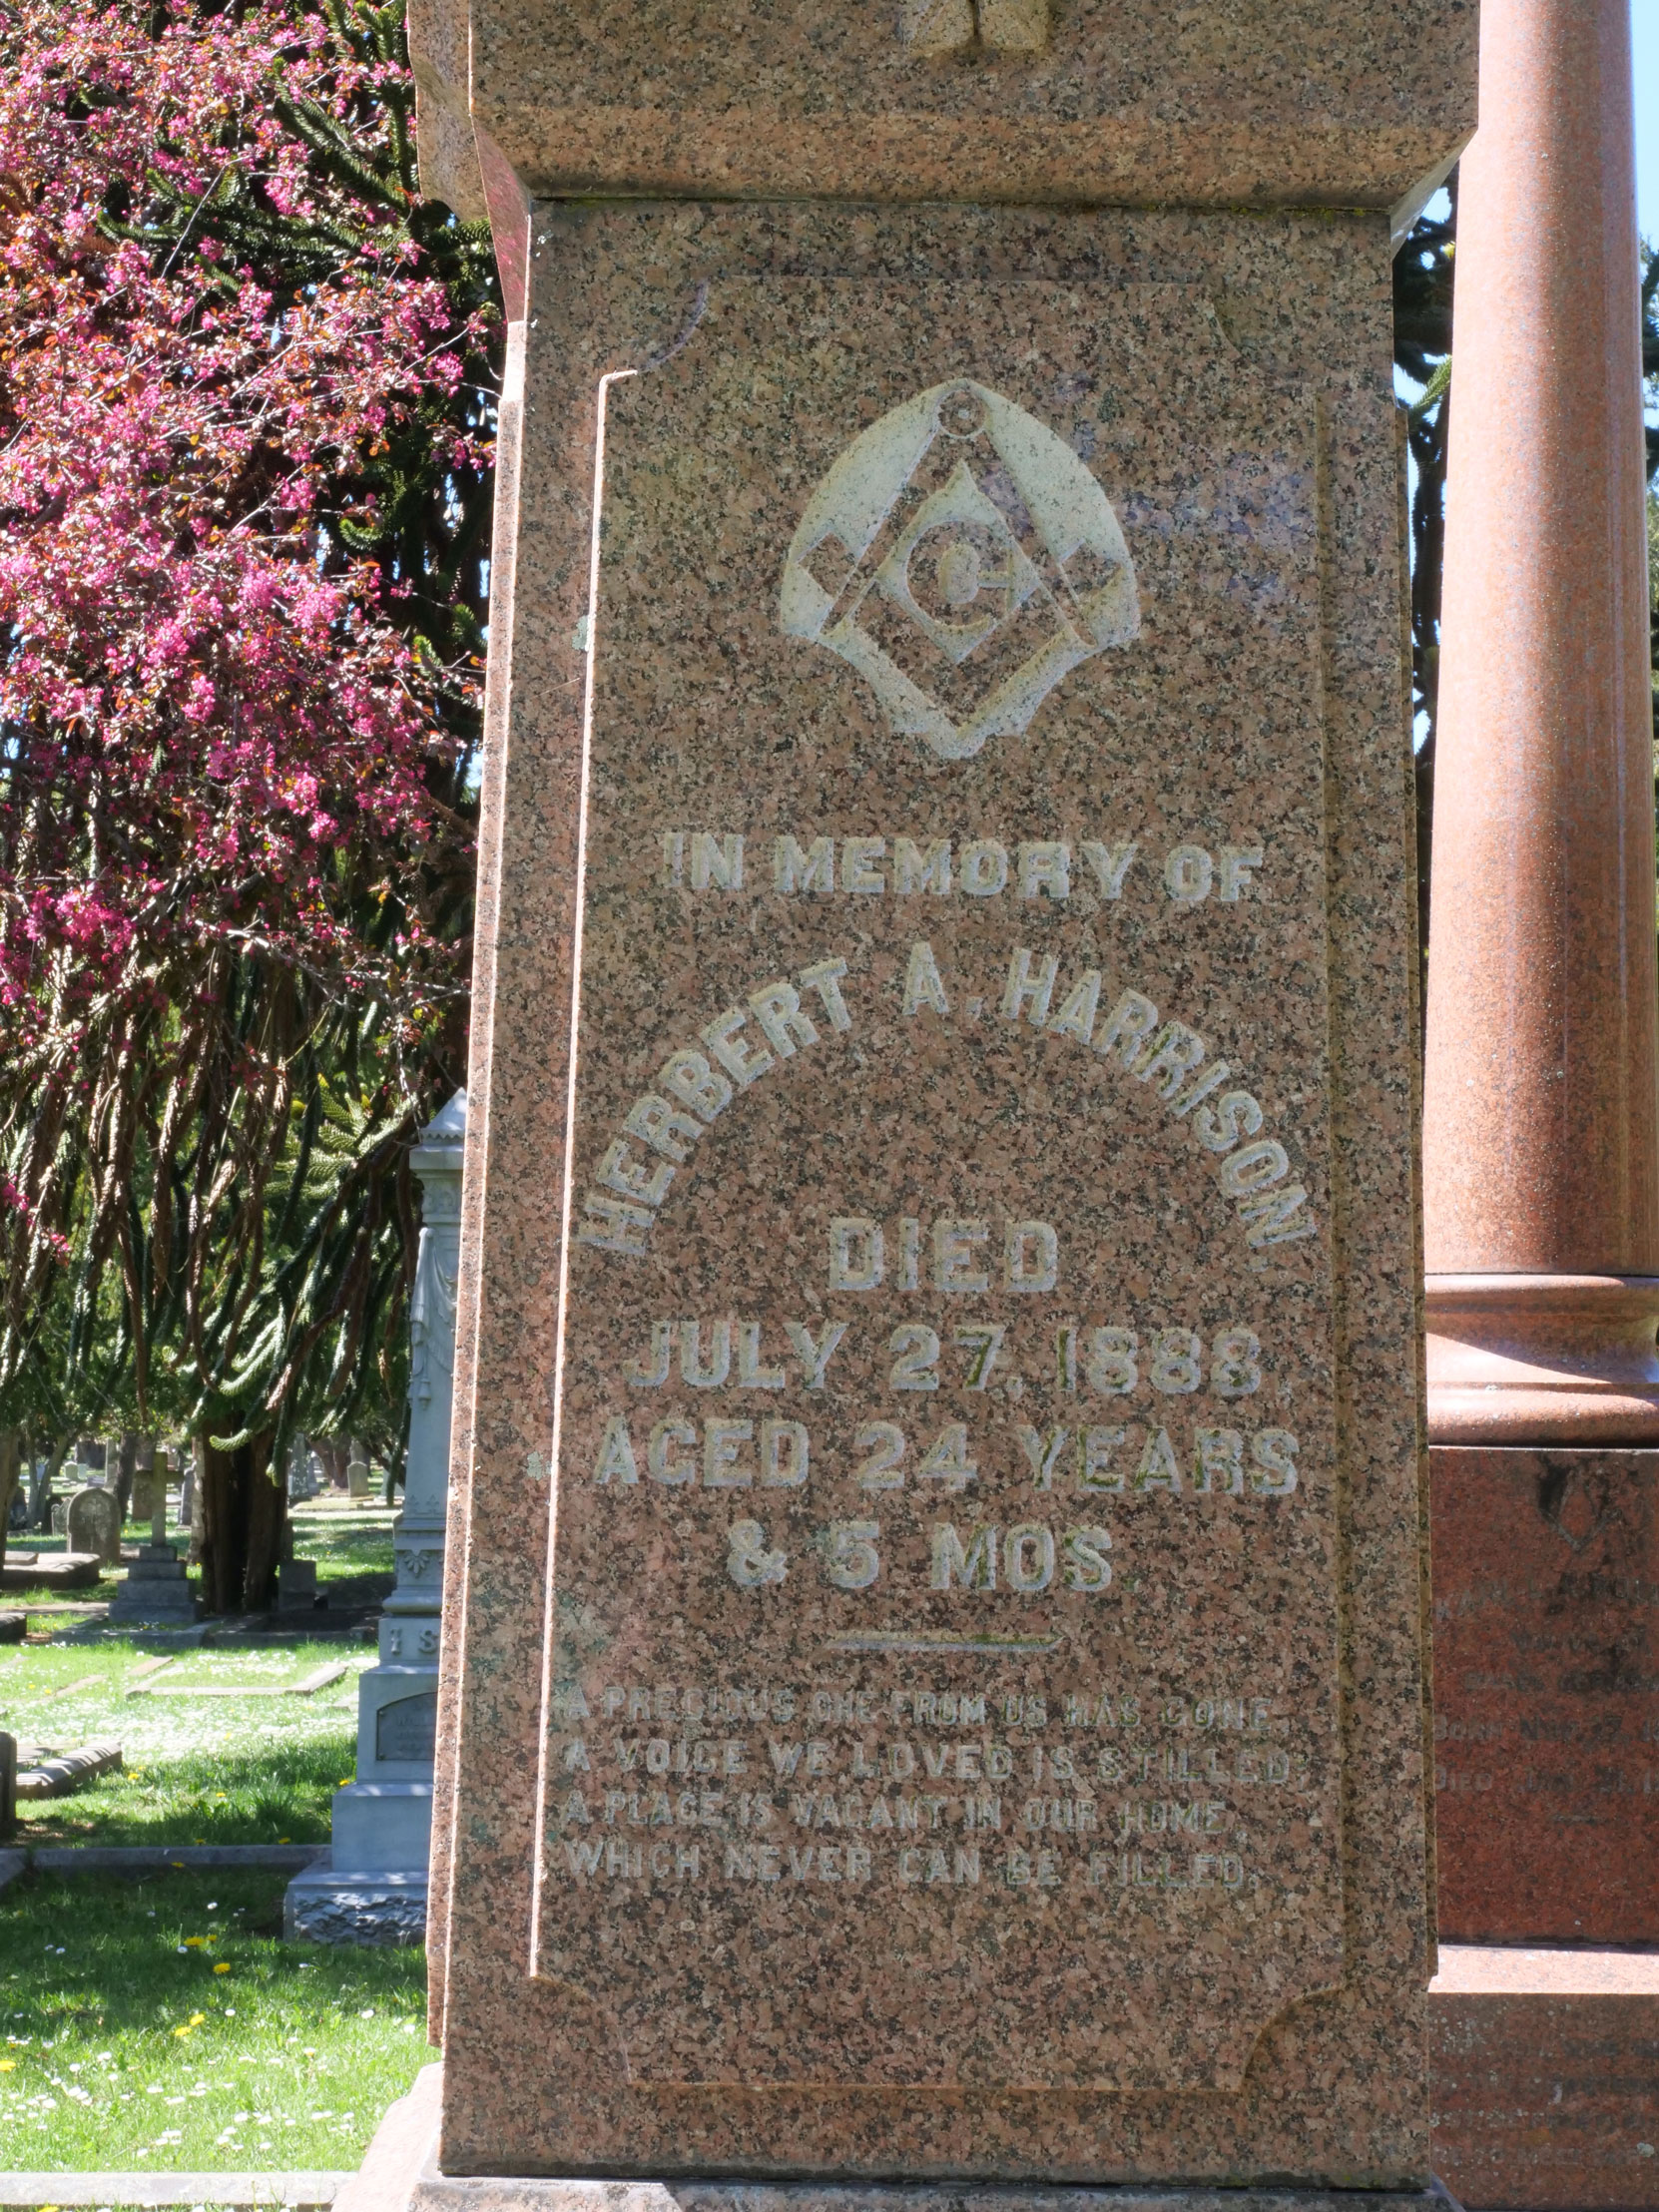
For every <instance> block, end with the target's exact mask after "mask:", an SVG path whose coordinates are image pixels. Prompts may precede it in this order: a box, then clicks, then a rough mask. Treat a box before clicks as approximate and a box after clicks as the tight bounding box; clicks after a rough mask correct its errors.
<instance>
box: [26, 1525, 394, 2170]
mask: <svg viewBox="0 0 1659 2212" xmlns="http://www.w3.org/2000/svg"><path fill="white" fill-rule="evenodd" d="M317 1503H318V1505H319V1506H320V1507H321V1510H317V1509H316V1508H314V1507H313V1508H300V1509H299V1511H298V1512H297V1513H296V1515H295V1547H294V1548H295V1550H296V1552H298V1553H299V1554H300V1555H301V1556H303V1557H309V1558H315V1559H317V1561H318V1563H319V1564H318V1584H319V1587H320V1588H322V1589H324V1590H326V1591H328V1592H329V1593H330V1595H334V1596H336V1597H341V1598H343V1599H344V1601H345V1603H346V1604H347V1605H351V1606H355V1605H359V1604H361V1603H363V1602H365V1601H369V1602H371V1601H372V1600H373V1599H374V1598H377V1597H378V1596H379V1595H380V1594H383V1592H384V1590H385V1589H386V1588H387V1587H389V1584H390V1574H391V1563H392V1562H391V1522H392V1518H393V1516H392V1514H391V1512H390V1511H388V1510H386V1509H384V1508H382V1507H378V1506H374V1507H365V1506H364V1505H363V1504H362V1503H361V1501H353V1506H352V1509H351V1510H350V1511H346V1510H344V1509H342V1508H343V1501H342V1504H341V1506H334V1505H333V1503H332V1501H327V1500H319V1501H317ZM143 1533H144V1532H143V1531H135V1530H132V1529H129V1531H128V1540H129V1541H130V1542H131V1541H135V1540H139V1539H141V1538H142V1535H143ZM33 1543H34V1539H31V1538H24V1539H23V1543H22V1546H21V1548H31V1547H32V1546H33ZM40 1548H42V1549H45V1548H47V1546H46V1543H45V1540H44V1539H43V1540H41V1544H40ZM80 1594H81V1593H77V1595H78V1596H79V1595H80ZM86 1595H87V1596H88V1597H92V1598H96V1597H97V1596H98V1595H99V1593H98V1592H96V1591H89V1592H88V1593H86ZM4 1602H5V1603H6V1604H8V1605H11V1606H14V1607H15V1606H19V1605H26V1606H27V1607H28V1611H29V1631H30V1634H29V1641H28V1643H27V1644H25V1645H22V1646H16V1645H14V1646H11V1647H8V1648H4V1649H0V1728H5V1729H7V1730H9V1731H10V1732H11V1733H12V1734H13V1735H15V1736H16V1737H17V1738H18V1741H19V1744H20V1745H22V1746H29V1745H36V1744H38V1745H46V1746H50V1747H51V1748H53V1749H55V1750H65V1749H71V1748H75V1747H78V1746H80V1745H83V1744H88V1743H94V1742H102V1741H113V1742H119V1743H120V1744H121V1746H122V1756H123V1765H122V1769H121V1771H119V1772H116V1773H111V1774H109V1775H106V1776H104V1777H101V1778H100V1779H99V1780H98V1781H97V1782H95V1783H93V1784H92V1785H90V1786H88V1787H87V1788H85V1789H82V1790H80V1791H78V1792H77V1793H76V1794H75V1795H73V1796H71V1797H67V1798H56V1799H44V1800H35V1801H29V1802H24V1803H22V1804H20V1805H19V1807H18V1833H17V1835H16V1837H15V1839H14V1844H15V1845H16V1846H20V1847H24V1848H27V1847H30V1846H35V1847H41V1846H54V1847H61V1846H66V1845H67V1846H75V1845H134V1844H147V1845H165V1846H180V1845H184V1846H191V1845H200V1844H208V1845H225V1844H278V1843H286V1844H306V1843H325V1842H326V1841H327V1838H328V1824H329V1806H330V1800H331V1798H332V1794H333V1792H334V1790H335V1789H336V1788H337V1787H338V1786H339V1784H340V1783H341V1782H342V1781H346V1780H349V1779H350V1777H351V1774H352V1762H353V1756H354V1746H355V1718H356V1681H357V1675H358V1673H359V1672H360V1671H361V1669H362V1668H364V1667H366V1666H369V1665H371V1664H372V1663H373V1659H374V1646H373V1643H372V1641H371V1640H370V1639H369V1638H367V1637H366V1636H362V1637H359V1636H344V1637H342V1636H339V1635H335V1636H332V1637H329V1636H326V1635H323V1634H318V1633H317V1632H316V1630H315V1629H314V1628H312V1627H311V1626H310V1621H313V1620H314V1622H315V1623H316V1624H317V1625H318V1626H321V1625H323V1624H325V1623H326V1622H327V1619H328V1614H327V1612H326V1611H322V1612H318V1613H317V1614H315V1615H314V1616H309V1617H308V1620H307V1624H306V1627H305V1628H303V1629H289V1628H288V1626H287V1623H286V1622H285V1621H284V1623H283V1629H284V1633H282V1634H281V1636H280V1639H279V1640H277V1639H276V1638H272V1637H263V1636H262V1637H259V1638H257V1639H256V1638H248V1639H246V1640H245V1639H244V1638H243V1637H241V1636H236V1635H234V1634H233V1633H232V1632H231V1624H215V1623H205V1624H203V1627H202V1628H198V1629H197V1630H195V1631H187V1632H185V1633H184V1634H177V1633H176V1634H172V1635H167V1634H160V1633H158V1634H146V1633H144V1632H142V1631H140V1632H136V1633H132V1634H121V1635H115V1634H112V1633H110V1632H109V1631H108V1630H107V1629H105V1628H104V1627H103V1626H102V1625H101V1622H100V1621H99V1620H98V1619H97V1618H96V1617H89V1616H87V1615H85V1614H83V1613H79V1612H77V1613H75V1614H67V1615H66V1614H65V1613H63V1612H61V1611H57V1610H53V1611H50V1612H47V1611H42V1610H40V1609H39V1608H38V1606H37V1605H36V1604H35V1603H32V1602H31V1601H30V1597H29V1595H28V1594H27V1593H23V1594H19V1593H15V1592H7V1593H6V1598H5V1601H4ZM204 1628H205V1629H206V1630H207V1632H208V1635H209V1637H211V1638H212V1640H211V1641H204ZM288 1879H289V1876H288V1873H287V1872H286V1871H278V1870H274V1869H268V1868H248V1867H220V1868H204V1867H179V1868H165V1869H162V1870H155V1871H152V1870H146V1871H145V1872H144V1873H143V1874H142V1875H139V1876H135V1875H130V1874H122V1875H110V1874H85V1875H83V1874H73V1875H67V1876H64V1875H59V1874H57V1873H53V1872H47V1871H44V1870H42V1869H38V1868H32V1869H30V1870H29V1871H28V1872H26V1873H24V1874H23V1875H21V1876H20V1877H19V1878H18V1879H16V1880H14V1881H13V1882H12V1883H11V1884H10V1885H9V1886H8V1887H7V1888H5V1889H4V1890H0V2015H3V2019H0V2143H3V2144H4V2146H5V2149H4V2153H3V2154H0V2165H3V2166H6V2167H10V2168H14V2169H16V2168H28V2169H32V2170H37V2171H40V2170H47V2171H50V2170H54V2169H59V2168H63V2169H81V2170H101V2171H115V2170H120V2169H129V2170H131V2169H137V2170H140V2171H143V2170H147V2169H148V2170H152V2171H170V2170H176V2171H209V2172H211V2171H215V2170H218V2171H247V2170H249V2169H259V2170H278V2169H279V2170H284V2171H289V2172H292V2171H295V2170H298V2169H308V2168H321V2169H328V2168H334V2169H340V2168H350V2167H354V2166H355V2165H356V2164H357V2163H358V2161H359V2160H360V2158H361V2156H362V2153H363V2151H364V2149H365V2148H366V2146H367V2143H368V2140H369V2138H370V2136H371V2135H372V2134H373V2132H374V2129H375V2127H376V2125H377V2124H378V2122H379V2120H380V2117H381V2115H382V2114H383V2112H384V2111H385V2109H386V2107H387V2105H388V2104H390V2103H391V2102H392V2101H393V2100H394V2099H395V2098H396V2097H398V2096H400V2095H402V2094H403V2092H404V2091H405V2090H406V2089H407V2087H408V2085H409V2083H410V2082H411V2081H412V2079H413V2078H414V2075H415V2073H416V2071H417V2070H418V2068H419V2067H420V2066H421V2065H422V2064H423V2063H425V2062H426V2060H428V2059H429V2058H430V2056H431V2053H430V2052H429V2050H428V2049H427V2047H426V2040H425V2000H426V1975H425V1958H424V1954H423V1953H422V1952H421V1951H419V1950H418V1949H396V1948H383V1949H345V1948H340V1949H335V1948H331V1947H328V1946H324V1945H318V1944H311V1943H298V1944H295V1943H286V1942H284V1941H283V1940H282V1935H281V1925H282V1920H281V1915H282V1892H283V1889H284V1888H285V1886H286V1883H287V1881H288Z"/></svg>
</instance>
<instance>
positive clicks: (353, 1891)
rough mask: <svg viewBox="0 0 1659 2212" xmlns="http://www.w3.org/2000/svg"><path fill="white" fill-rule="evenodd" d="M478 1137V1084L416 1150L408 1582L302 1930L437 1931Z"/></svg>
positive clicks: (403, 1574) (399, 1546)
mask: <svg viewBox="0 0 1659 2212" xmlns="http://www.w3.org/2000/svg"><path fill="white" fill-rule="evenodd" d="M465 1136H466V1093H465V1092H464V1091H457V1092H456V1093H455V1096H454V1097H453V1098H452V1099H451V1100H450V1101H449V1103H448V1105H447V1106H445V1107H444V1109H443V1111H442V1112H441V1113H439V1114H438V1115H436V1116H435V1117H434V1118H433V1119H432V1120H431V1121H430V1122H428V1123H427V1125H426V1127H425V1128H424V1129H423V1130H422V1131H421V1133H420V1142H419V1143H418V1144H417V1145H416V1147H415V1149H414V1151H413V1152H412V1153H411V1154H410V1165H411V1167H412V1168H413V1169H414V1172H415V1174H416V1175H417V1176H418V1177H419V1179H420V1185H421V1192H422V1203H421V1230H420V1250H419V1256H418V1259H417V1261H416V1266H415V1285H414V1296H413V1299H412V1300H411V1302H410V1309H409V1450H408V1460H407V1469H406V1474H405V1480H404V1489H403V1511H402V1513H401V1514H400V1515H399V1517H398V1521H397V1527H396V1531H395V1537H394V1553H395V1558H396V1562H397V1583H396V1587H395V1588H394V1589H393V1591H392V1593H391V1595H390V1597H388V1598H387V1600H386V1603H385V1609H384V1611H383V1613H382V1614H381V1618H380V1656H379V1663H378V1665H376V1666H373V1667H370V1668H369V1669H368V1671H367V1672H366V1673H365V1674H364V1675H363V1676H362V1677H361V1678H360V1680H359V1683H358V1690H357V1779H356V1780H355V1781H354V1782H350V1783H347V1784H346V1786H345V1787H344V1788H343V1789H341V1790H337V1791H336V1792H335V1793H334V1817H333V1852H332V1864H331V1865H330V1866H329V1867H327V1868H313V1869H311V1870H309V1871H308V1872H307V1873H305V1874H302V1875H299V1876H298V1877H296V1878H295V1880H294V1881H293V1882H292V1883H290V1884H289V1886H288V1893H287V1906H286V1921H287V1932H288V1935H289V1936H290V1938H291V1937H294V1936H306V1937H308V1938H310V1940H312V1941H313V1942H336V1943H394V1942H419V1941H420V1940H421V1939H422V1937H423V1936H424V1934H425V1928H426V1870H427V1863H428V1857H429V1850H430V1836H431V1825H432V1745H433V1736H434V1732H435V1729H436V1725H437V1704H438V1614H439V1609H440V1606H441V1603H442V1597H443V1535H444V1516H445V1512H446V1510H447V1505H448V1495H449V1412H450V1404H451V1400H452V1397H453V1392H454V1369H455V1284H456V1277H457V1273H458V1270H459V1266H460V1236H461V1148H462V1142H463V1140H464V1138H465Z"/></svg>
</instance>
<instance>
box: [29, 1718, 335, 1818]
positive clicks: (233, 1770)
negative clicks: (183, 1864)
mask: <svg viewBox="0 0 1659 2212" xmlns="http://www.w3.org/2000/svg"><path fill="white" fill-rule="evenodd" d="M352 1757H353V1744H352V1732H351V1731H350V1730H349V1729H344V1728H342V1729H341V1730H340V1732H339V1734H338V1735H337V1736H333V1735H330V1736H328V1737H325V1738H321V1739H318V1738H315V1737H312V1738H310V1739H309V1740H301V1741H299V1742H297V1743H293V1742H288V1743H283V1742H274V1743H268V1744H266V1745H263V1746H258V1747H251V1746H247V1745H244V1746H240V1747H238V1748H237V1749H236V1750H235V1751H223V1752H211V1751H201V1752H195V1753H192V1754H189V1755H187V1756H186V1757H185V1758H182V1759H170V1760H165V1761H164V1760H157V1761H156V1762H155V1763H154V1764H147V1763H146V1762H145V1761H143V1760H142V1758H141V1759H139V1760H138V1761H136V1762H135V1766H134V1768H133V1770H132V1771H131V1772H129V1773H126V1774H116V1775H110V1776H108V1777H106V1778H104V1779H103V1780H101V1781H99V1782H97V1783H95V1784H93V1786H92V1787H91V1788H90V1789H86V1790H82V1791H81V1792H80V1793H79V1794H78V1795H77V1796H75V1797H71V1798H48V1799H44V1800H40V1801H37V1802H35V1803H34V1804H28V1805H20V1806H19V1807H18V1809H17V1810H18V1821H17V1841H18V1843H19V1844H43V1845H49V1844H277V1843H292V1844H313V1843H314V1844H325V1843H326V1842H327V1841H328V1828H329V1815H330V1810H331V1806H332V1801H333V1795H334V1792H335V1790H336V1789H337V1788H338V1787H339V1785H340V1783H341V1781H342V1780H344V1779H346V1778H348V1777H349V1776H350V1774H351V1771H352V1766H351V1762H352Z"/></svg>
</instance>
